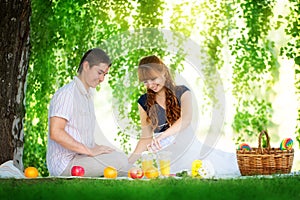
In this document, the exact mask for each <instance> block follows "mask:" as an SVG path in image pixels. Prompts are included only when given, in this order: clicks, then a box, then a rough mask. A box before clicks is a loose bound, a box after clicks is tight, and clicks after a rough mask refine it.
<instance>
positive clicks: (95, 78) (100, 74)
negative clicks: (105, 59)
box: [84, 63, 109, 88]
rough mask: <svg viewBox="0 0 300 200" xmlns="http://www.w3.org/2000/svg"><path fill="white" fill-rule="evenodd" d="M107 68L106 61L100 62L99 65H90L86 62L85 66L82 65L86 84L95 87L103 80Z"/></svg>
mask: <svg viewBox="0 0 300 200" xmlns="http://www.w3.org/2000/svg"><path fill="white" fill-rule="evenodd" d="M87 64H88V63H87ZM108 70H109V66H108V64H106V63H100V64H99V65H94V66H92V67H90V66H89V64H88V65H87V67H84V71H85V82H86V85H87V86H88V87H92V88H96V87H97V85H99V84H100V83H101V82H102V81H104V78H105V75H106V74H107V73H108Z"/></svg>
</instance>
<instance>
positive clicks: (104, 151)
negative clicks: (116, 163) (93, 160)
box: [89, 144, 115, 156]
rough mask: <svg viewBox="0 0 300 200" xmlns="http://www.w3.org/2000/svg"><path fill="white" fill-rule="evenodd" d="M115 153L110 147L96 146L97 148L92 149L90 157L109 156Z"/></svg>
mask: <svg viewBox="0 0 300 200" xmlns="http://www.w3.org/2000/svg"><path fill="white" fill-rule="evenodd" d="M113 151H115V149H113V148H111V147H109V146H104V145H98V144H96V145H95V147H93V148H91V149H90V155H89V156H97V155H100V154H107V153H111V152H113Z"/></svg>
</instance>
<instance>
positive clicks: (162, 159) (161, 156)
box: [158, 151, 172, 177]
mask: <svg viewBox="0 0 300 200" xmlns="http://www.w3.org/2000/svg"><path fill="white" fill-rule="evenodd" d="M171 155H172V153H171V152H170V151H161V152H159V153H158V160H159V168H160V174H161V176H163V177H168V176H170V168H171Z"/></svg>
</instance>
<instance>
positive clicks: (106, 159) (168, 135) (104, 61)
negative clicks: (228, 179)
mask: <svg viewBox="0 0 300 200" xmlns="http://www.w3.org/2000/svg"><path fill="white" fill-rule="evenodd" d="M110 66H111V61H110V58H109V56H108V55H107V54H106V53H105V52H104V51H103V50H101V49H98V48H94V49H91V50H89V51H87V52H86V53H85V54H84V56H83V57H82V59H81V61H80V64H79V69H78V76H76V77H75V78H74V80H73V81H72V82H70V83H69V84H67V85H65V86H64V87H62V88H60V89H59V90H58V91H57V92H56V93H55V94H54V96H53V97H52V99H51V102H50V107H49V116H48V118H49V119H48V120H49V134H48V147H47V167H48V170H49V172H50V175H52V176H70V175H71V168H72V167H73V166H74V165H80V166H83V167H84V169H85V176H89V177H99V176H102V175H103V170H104V168H105V167H106V166H113V167H115V168H116V169H117V170H118V173H119V175H120V176H127V171H128V170H129V169H130V168H131V167H132V165H133V164H134V163H135V162H136V161H137V160H138V159H139V158H140V156H141V153H142V152H144V151H147V150H148V151H155V152H159V151H160V150H162V149H163V150H168V151H171V152H172V157H171V173H176V172H180V171H182V170H186V169H190V168H191V163H192V162H193V161H194V160H195V159H206V160H208V161H210V163H211V164H212V166H213V168H214V171H215V172H216V174H217V175H218V174H219V175H220V176H221V175H232V176H235V175H239V174H240V173H239V170H238V166H237V160H236V156H235V154H233V153H232V154H230V153H225V152H223V151H219V150H212V151H211V152H210V154H209V155H208V156H206V157H201V155H200V151H201V148H202V147H204V145H203V144H202V143H200V142H199V141H198V140H197V139H196V136H195V134H194V131H193V130H192V129H191V126H190V123H191V120H192V119H191V118H192V111H193V110H192V102H191V101H192V100H191V92H190V90H189V89H188V88H187V87H186V86H176V85H175V84H174V81H173V80H172V78H171V75H170V72H169V69H168V68H167V66H166V65H165V64H164V63H163V62H162V61H161V60H160V59H159V58H158V57H156V56H147V57H144V58H142V59H141V60H140V63H139V66H138V76H139V80H140V81H141V82H143V83H144V85H145V86H146V88H147V93H146V94H144V95H142V96H141V97H140V98H139V99H138V108H139V113H140V119H141V128H142V133H141V137H140V140H139V141H138V144H137V146H136V148H135V150H134V152H133V153H132V154H131V155H130V157H129V158H128V157H127V156H126V155H125V154H124V153H123V152H119V151H116V150H115V149H113V148H111V147H109V146H105V145H99V144H96V143H95V139H94V127H95V124H96V117H95V111H94V103H93V99H92V98H93V95H92V93H93V91H94V90H93V89H94V88H95V87H96V86H97V85H99V84H100V83H101V82H102V81H103V80H104V78H105V75H106V74H107V73H108V71H109V68H110Z"/></svg>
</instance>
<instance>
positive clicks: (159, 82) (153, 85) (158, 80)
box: [144, 75, 166, 93]
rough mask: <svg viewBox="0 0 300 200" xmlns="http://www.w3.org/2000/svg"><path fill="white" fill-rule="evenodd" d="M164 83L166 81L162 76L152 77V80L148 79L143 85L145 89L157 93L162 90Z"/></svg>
mask: <svg viewBox="0 0 300 200" xmlns="http://www.w3.org/2000/svg"><path fill="white" fill-rule="evenodd" d="M165 82H166V79H165V77H164V76H163V75H160V76H157V77H154V78H152V79H148V80H145V81H144V85H145V86H146V87H147V89H151V90H153V91H154V92H156V93H157V92H159V91H161V90H162V88H163V87H164V85H165Z"/></svg>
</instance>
